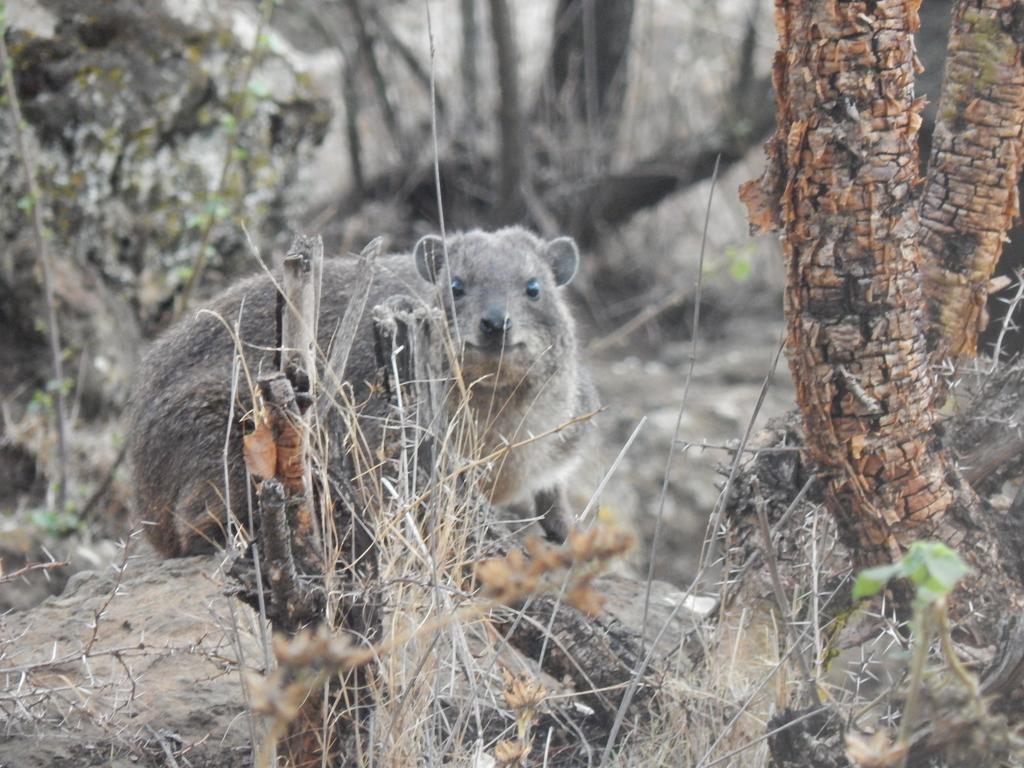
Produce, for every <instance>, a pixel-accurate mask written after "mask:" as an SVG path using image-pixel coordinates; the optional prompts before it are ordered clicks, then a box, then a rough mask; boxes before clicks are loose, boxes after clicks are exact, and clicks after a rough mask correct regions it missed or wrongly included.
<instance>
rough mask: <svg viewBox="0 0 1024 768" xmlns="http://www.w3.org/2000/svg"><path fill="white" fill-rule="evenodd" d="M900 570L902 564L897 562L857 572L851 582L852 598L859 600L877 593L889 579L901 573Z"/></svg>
mask: <svg viewBox="0 0 1024 768" xmlns="http://www.w3.org/2000/svg"><path fill="white" fill-rule="evenodd" d="M901 570H902V566H901V564H900V563H899V562H896V563H892V564H890V565H878V566H875V567H874V568H865V569H864V570H863V571H861V572H860V573H858V574H857V579H856V580H855V581H854V582H853V599H854V600H860V599H861V598H864V597H871V596H872V595H877V594H878V593H879V592H881V591H882V588H883V587H884V586H885V585H886V584H888V583H889V580H890V579H892V578H894V577H895V576H900V575H902V574H901Z"/></svg>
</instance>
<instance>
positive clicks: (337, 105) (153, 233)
mask: <svg viewBox="0 0 1024 768" xmlns="http://www.w3.org/2000/svg"><path fill="white" fill-rule="evenodd" d="M949 6H950V2H948V0H929V1H928V2H927V3H925V4H924V6H923V7H922V8H921V14H922V30H921V32H920V34H919V38H918V49H919V55H920V57H921V59H922V61H923V63H924V66H925V68H926V69H925V73H924V74H923V75H922V77H921V80H920V81H919V92H920V93H923V94H925V95H928V96H929V97H930V99H931V101H932V104H933V106H932V108H931V109H932V111H931V112H928V113H926V124H925V126H924V129H923V133H922V143H923V145H924V147H925V149H926V148H927V145H928V143H929V136H930V130H931V124H932V123H931V117H932V114H933V111H934V101H935V99H936V98H937V95H938V86H939V83H940V79H941V66H942V53H943V50H944V47H945V40H944V35H945V30H946V27H947V26H948V15H949ZM773 12H774V10H773V4H772V3H771V2H770V0H689V2H678V0H514V2H513V1H512V0H431V1H430V2H424V0H409V1H403V0H393V1H389V2H375V1H374V0H320V1H314V0H288V1H287V2H272V1H269V0H267V1H264V2H255V1H254V0H249V1H244V0H238V1H236V2H232V1H231V0H165V1H161V0H148V1H147V2H145V3H139V2H136V1H135V0H15V1H14V2H8V3H7V4H6V27H5V30H4V35H5V40H6V43H7V46H8V49H9V52H10V55H11V58H12V61H13V67H12V68H13V79H14V85H15V88H16V92H17V95H18V99H19V101H20V104H21V108H22V110H23V113H24V119H25V124H26V125H25V127H26V129H27V130H26V133H27V137H28V145H29V151H30V153H31V154H32V155H33V156H34V159H35V162H36V164H37V166H38V171H37V176H38V179H39V182H40V195H39V200H34V199H32V198H30V197H29V196H28V195H27V185H26V179H25V174H24V171H23V167H22V157H21V155H20V154H19V152H18V151H17V144H16V142H15V141H14V134H13V127H14V122H13V119H12V117H11V110H10V104H9V103H8V102H7V100H6V99H5V100H4V102H3V107H4V109H0V199H2V202H3V207H2V210H3V217H2V218H0V427H2V438H0V557H2V558H3V566H4V568H5V569H6V570H7V571H11V570H14V569H15V568H17V567H18V566H19V565H21V564H23V563H25V562H27V561H33V560H40V559H46V558H48V557H49V556H50V555H52V556H53V557H56V558H58V559H69V560H70V561H71V562H72V564H71V566H69V567H68V568H65V569H60V570H58V571H54V572H52V573H49V574H36V575H35V577H34V580H33V581H31V582H29V581H25V582H18V583H15V584H12V585H7V586H6V587H5V588H4V589H5V591H4V592H2V593H0V609H3V608H6V607H11V606H16V607H22V606H26V605H30V604H32V603H34V602H37V601H38V600H39V599H41V598H42V597H43V596H45V595H46V594H48V593H50V592H53V591H56V590H58V589H59V587H60V586H61V584H62V582H63V581H64V580H65V579H66V578H67V576H68V575H70V574H71V573H72V572H74V570H76V569H81V568H85V567H102V566H103V565H104V564H105V563H106V562H108V561H109V560H110V559H111V558H112V557H114V553H115V551H116V546H115V541H116V540H117V539H118V537H120V536H122V535H123V534H124V533H125V532H126V531H127V529H128V525H129V514H130V504H131V498H130V496H131V494H130V488H129V486H128V473H127V467H126V466H125V465H124V462H123V450H122V448H123V445H124V439H125V435H124V431H123V425H122V422H121V416H122V412H123V410H124V407H125V404H126V401H127V399H128V398H129V397H130V395H131V388H132V375H133V372H134V370H135V367H136V364H137V362H138V360H139V358H140V355H141V354H142V353H143V352H144V350H145V348H146V345H147V343H148V342H149V341H150V340H151V339H152V338H153V337H154V336H155V335H156V334H158V333H159V332H160V331H161V329H163V328H165V327H166V326H167V325H168V323H169V322H170V321H171V318H172V316H173V314H174V312H175V308H176V307H180V306H181V304H182V303H184V302H185V301H187V302H189V305H190V306H193V307H194V306H198V304H200V303H201V301H202V299H203V298H205V297H209V296H210V295H212V294H213V293H215V292H216V291H218V290H219V289H220V288H222V287H223V286H224V285H225V284H226V283H228V282H230V281H231V280H233V279H235V278H236V277H238V276H239V275H242V274H245V273H249V272H252V271H254V270H256V269H259V264H258V263H257V261H256V259H255V258H254V257H253V255H252V252H251V249H250V248H249V246H248V245H247V241H246V232H248V234H249V236H251V238H252V241H253V243H254V244H255V245H256V246H257V247H258V248H259V249H260V251H261V252H262V254H263V255H264V258H267V259H269V258H272V257H276V256H279V255H280V254H281V253H282V252H283V250H284V249H285V248H286V247H287V245H288V243H289V241H290V239H291V236H292V234H293V233H294V232H296V231H304V232H311V233H316V232H319V233H322V234H323V236H324V239H325V243H326V246H327V252H328V253H329V254H343V253H347V252H350V251H358V250H359V249H360V248H361V247H362V246H363V245H364V244H365V243H366V241H368V240H369V239H370V238H372V237H375V236H377V235H384V236H385V237H386V238H387V242H388V247H389V248H390V249H392V250H396V251H400V250H404V249H407V248H410V247H411V245H412V243H414V242H415V240H416V239H417V238H418V237H419V236H421V235H423V234H425V233H431V232H435V233H436V232H438V231H439V229H440V223H439V222H440V220H441V214H442V211H443V218H444V223H445V227H446V229H447V230H448V231H451V230H453V229H459V228H469V227H487V228H490V227H496V226H500V225H504V224H509V223H522V224H525V225H527V226H529V227H531V228H533V229H534V230H536V231H538V232H540V233H542V234H544V235H546V236H556V235H562V234H568V235H572V236H573V237H575V238H576V239H577V241H578V242H579V244H580V246H581V249H582V251H583V253H584V262H583V268H582V272H581V276H580V277H579V278H578V279H577V281H576V282H575V283H574V284H573V286H572V299H573V301H574V303H575V306H576V310H577V315H578V317H579V318H580V322H581V325H582V338H583V344H584V348H585V354H586V357H587V359H588V361H589V364H590V365H591V366H592V368H593V370H594V373H595V379H596V381H597V384H598V387H599V389H600V391H601V396H602V399H603V402H604V404H605V405H606V407H607V410H606V411H605V412H604V413H603V414H602V415H601V416H600V419H599V424H600V430H601V433H602V435H603V445H602V449H601V450H600V451H599V452H596V453H595V454H594V455H593V456H589V457H588V463H587V466H586V467H585V469H584V470H583V471H581V473H580V475H579V477H577V478H576V480H575V483H574V489H573V494H574V499H575V501H576V504H577V507H578V508H579V509H581V508H582V507H583V505H584V504H586V502H587V501H588V499H589V498H590V496H591V495H592V494H593V493H594V491H595V489H596V488H597V486H598V484H599V483H600V482H601V480H602V478H603V477H604V475H605V473H606V472H607V471H608V470H609V467H611V466H612V464H613V463H614V462H615V460H616V457H617V456H618V455H619V453H620V451H622V449H623V447H624V446H625V445H626V443H627V441H628V439H629V438H630V436H631V435H633V434H634V431H635V430H636V437H635V440H634V441H633V442H632V444H631V445H630V447H629V449H628V450H627V451H625V453H624V454H623V456H622V458H621V461H620V462H619V463H618V466H617V468H616V470H615V472H614V473H613V474H612V476H611V477H610V479H609V481H608V482H607V484H606V486H605V489H604V491H603V493H602V496H601V499H600V507H599V509H600V515H601V516H602V517H603V518H605V519H609V520H615V521H618V522H621V523H623V524H625V525H629V526H633V527H634V528H635V529H636V530H637V531H638V533H639V534H640V545H639V547H638V548H637V550H636V552H635V554H634V557H633V562H632V565H633V566H634V567H636V568H638V569H639V570H640V571H641V572H642V573H646V570H647V566H648V564H649V562H650V560H651V558H652V557H653V559H654V562H655V569H654V574H655V576H656V577H658V578H662V579H666V580H669V581H672V582H675V583H678V584H683V583H686V580H687V578H688V577H689V576H690V575H691V574H692V572H693V570H694V566H695V558H696V554H697V552H698V551H699V549H700V543H701V539H702V537H703V534H704V527H705V525H706V521H707V518H708V514H709V512H710V510H711V509H712V507H713V505H714V502H715V498H716V496H717V494H718V490H717V488H716V482H717V481H718V479H719V476H718V475H717V474H716V471H715V468H716V466H717V465H719V464H721V463H724V462H727V461H728V460H729V458H730V455H731V454H730V453H729V452H728V450H727V446H728V445H730V444H733V445H734V444H735V441H736V439H737V438H738V437H739V436H740V435H741V434H742V433H743V431H744V430H745V428H746V426H747V423H748V421H749V420H750V419H751V416H752V414H753V412H754V408H755V403H756V401H757V399H758V394H759V392H760V390H761V387H762V381H763V380H764V378H765V376H766V374H767V373H768V371H769V367H770V363H771V360H772V358H773V356H774V354H775V351H776V349H777V348H778V345H779V342H780V338H781V334H782V329H783V317H782V307H781V287H782V281H783V279H784V272H783V266H782V262H781V258H780V255H779V248H778V243H777V241H776V240H775V239H774V238H762V239H760V240H758V241H754V240H751V239H750V238H749V237H748V235H747V224H746V218H745V213H744V211H743V209H742V207H741V206H740V204H739V202H738V199H737V194H736V190H737V187H738V186H739V184H740V183H742V182H743V181H745V180H747V179H749V178H753V177H755V176H757V175H758V174H759V173H760V168H761V163H762V151H761V144H762V142H763V141H764V140H765V139H766V138H767V137H768V135H769V134H770V132H771V131H772V129H773V120H774V104H773V100H772V94H771V89H770V70H771V60H772V55H773V52H774V50H775V45H776V40H775V34H774V25H773V18H772V17H773ZM925 154H926V153H925ZM716 162H717V163H718V172H717V177H716V178H714V179H713V176H714V170H715V167H716ZM435 171H436V172H437V173H439V176H440V205H439V197H438V190H437V186H436V182H435ZM709 201H710V206H709ZM35 205H39V209H40V211H41V213H42V215H43V220H44V224H45V227H46V229H47V231H48V237H49V244H50V248H51V251H52V253H53V258H54V262H55V269H54V273H55V275H54V277H55V294H56V302H57V314H58V322H59V326H60V336H61V344H62V348H63V351H64V368H65V375H64V379H65V380H64V381H60V382H59V381H54V380H53V374H52V368H51V366H50V360H49V353H48V350H47V337H46V326H45V317H46V312H45V305H44V299H43V290H42V287H41V286H42V283H41V279H40V270H39V264H38V259H37V256H36V247H35V244H34V239H33V229H32V214H33V209H34V206H35ZM705 216H707V227H706V232H705V226H704V224H705ZM705 233H706V247H705V252H704V261H703V271H702V274H701V275H700V276H701V278H702V285H703V299H702V303H701V318H700V329H699V337H698V339H697V344H696V347H695V348H696V351H697V354H696V362H695V369H694V375H693V378H692V381H691V383H690V386H689V389H688V396H687V401H686V403H685V408H684V410H683V412H682V416H681V419H680V421H679V425H680V426H679V432H678V438H679V442H678V443H677V445H676V448H677V450H676V452H675V456H674V460H673V462H672V466H671V467H670V473H669V479H668V483H667V486H666V493H665V495H664V498H662V493H661V491H662V482H663V477H664V474H665V470H666V460H667V457H668V451H669V447H670V445H671V442H672V439H673V435H674V434H675V425H676V421H677V418H680V417H679V411H680V406H681V402H682V396H683V391H684V388H685V383H686V379H687V371H688V368H689V358H690V353H691V349H693V348H694V347H692V346H691V344H692V338H693V310H694V299H695V295H696V291H695V286H696V283H697V278H698V269H699V266H698V265H699V264H700V252H701V242H702V236H703V235H705ZM1005 261H1006V262H1007V266H1005V267H1004V271H1010V270H1012V268H1013V266H1014V265H1015V264H1017V263H1019V261H1020V258H1019V256H1018V255H1017V254H1015V253H1014V252H1013V247H1011V250H1010V252H1009V253H1008V256H1007V258H1006V260H1005ZM186 297H187V298H186ZM999 306H1000V305H997V306H996V307H995V308H994V314H995V315H996V316H997V320H998V313H999V312H998V309H999ZM787 375H788V373H787V371H786V370H785V364H782V365H780V370H777V371H776V372H775V375H774V377H773V379H772V383H771V386H770V387H769V390H768V395H767V398H766V401H765V404H764V406H763V407H762V408H761V411H760V414H759V416H758V423H763V421H764V420H765V419H766V418H768V417H770V416H774V415H779V414H781V413H783V412H785V411H786V410H788V409H789V408H790V407H792V394H791V388H790V385H789V383H788V379H787ZM58 390H62V391H63V392H64V393H65V394H66V396H67V403H68V405H67V410H68V414H67V415H68V425H69V440H68V442H69V447H70V459H69V465H68V472H69V478H68V484H67V488H68V497H67V503H66V505H65V507H64V508H62V509H61V508H57V506H56V504H55V494H54V483H55V477H56V476H57V468H56V462H57V461H58V458H57V451H56V446H55V443H56V441H55V437H54V435H55V430H54V422H55V418H54V414H55V408H56V398H55V393H56V392H57V391H58ZM659 514H660V515H662V517H663V521H664V525H663V528H662V530H661V531H660V534H659V536H658V537H657V541H652V539H653V532H654V529H655V522H656V520H657V519H658V517H659ZM652 543H653V544H654V546H653V547H652Z"/></svg>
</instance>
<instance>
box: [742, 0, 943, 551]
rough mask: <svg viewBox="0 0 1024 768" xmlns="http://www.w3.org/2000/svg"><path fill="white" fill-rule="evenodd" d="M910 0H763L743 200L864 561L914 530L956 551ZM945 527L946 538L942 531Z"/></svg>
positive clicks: (812, 435)
mask: <svg viewBox="0 0 1024 768" xmlns="http://www.w3.org/2000/svg"><path fill="white" fill-rule="evenodd" d="M919 4H920V3H919V0H917V1H915V0H878V2H875V3H866V2H850V3H832V2H819V1H817V0H788V2H784V1H783V0H777V1H776V11H775V18H776V27H777V29H778V34H779V48H780V53H779V54H778V55H777V57H776V62H775V71H774V79H775V84H776V98H777V101H778V113H779V114H778V130H777V133H776V136H775V138H774V139H773V140H772V141H770V142H769V144H768V147H767V149H768V153H769V167H768V170H767V171H766V172H765V176H764V177H763V178H762V179H761V180H760V181H757V182H748V183H747V184H746V185H744V188H743V190H742V192H741V195H742V197H743V199H744V200H745V201H746V202H747V204H748V208H749V215H750V220H751V222H752V223H753V224H754V225H755V227H756V228H759V229H770V228H772V227H773V226H775V225H777V226H780V227H781V228H782V231H783V233H784V237H783V248H784V252H785V258H786V268H787V273H788V274H787V287H786V292H785V309H786V316H787V319H788V329H789V338H788V352H789V361H790V368H791V370H792V373H793V378H794V380H795V382H796V388H797V400H798V403H799V405H800V408H801V410H802V412H803V417H804V426H805V429H806V433H807V441H808V446H809V448H810V450H811V453H812V455H813V457H814V458H815V460H816V461H818V462H819V463H820V464H821V465H823V466H825V467H829V468H831V469H832V470H834V473H835V474H834V480H833V484H832V489H831V497H832V501H833V503H832V507H833V509H834V511H835V513H836V514H837V516H838V519H839V521H840V524H841V525H842V527H843V528H844V529H845V530H846V532H847V534H848V535H849V537H850V538H851V539H852V540H853V542H854V543H855V545H856V547H855V550H856V551H857V552H858V554H859V556H860V557H861V559H862V561H864V562H872V561H878V560H887V559H890V558H893V557H898V556H899V554H900V553H901V548H902V545H904V544H906V543H907V542H909V541H910V540H912V539H915V538H920V537H922V536H938V537H939V538H943V539H945V540H946V541H949V542H951V543H954V544H955V543H957V541H958V540H959V538H960V537H959V536H958V535H957V534H956V533H955V531H954V530H953V529H952V527H951V526H947V525H945V524H944V522H945V521H944V514H943V513H944V512H945V511H946V509H947V507H948V506H949V505H950V503H951V502H952V500H953V492H952V490H951V488H950V486H949V485H948V484H947V481H946V470H947V461H946V459H945V456H944V453H943V452H942V450H941V449H940V447H939V446H938V445H936V444H934V442H933V441H934V438H933V437H932V435H931V426H932V422H933V418H934V417H933V412H932V409H931V402H932V396H933V391H934V383H933V381H932V379H931V377H930V374H929V367H928V355H927V353H926V345H925V337H924V332H923V321H924V310H925V305H924V296H923V293H922V289H921V279H920V275H919V273H918V265H919V263H920V252H919V247H918V243H917V231H918V217H917V211H916V208H915V206H914V203H913V201H912V199H911V191H912V189H913V187H914V185H915V183H916V181H917V178H918V176H917V130H918V127H919V125H920V117H919V115H918V113H919V111H920V108H921V103H920V102H919V101H917V100H915V98H914V66H915V63H916V57H915V55H914V41H913V33H914V31H915V30H916V29H917V26H918V19H917V7H918V5H919ZM947 528H949V530H946V529H947Z"/></svg>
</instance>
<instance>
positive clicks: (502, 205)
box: [491, 0, 526, 224]
mask: <svg viewBox="0 0 1024 768" xmlns="http://www.w3.org/2000/svg"><path fill="white" fill-rule="evenodd" d="M491 34H492V35H493V37H494V50H495V53H496V55H497V58H498V88H499V91H500V101H499V104H498V115H497V117H498V120H497V122H498V126H499V127H500V130H501V164H500V167H499V172H500V176H499V198H498V208H497V211H496V214H495V215H496V218H497V221H496V222H495V223H496V224H512V223H516V222H518V221H519V220H520V219H521V218H522V216H523V214H524V212H525V209H524V205H523V191H522V188H521V186H522V180H523V176H524V175H525V169H524V167H523V166H524V163H525V160H526V154H525V152H524V149H523V146H524V140H525V139H524V135H523V114H522V109H521V108H520V99H519V73H518V71H517V67H516V59H517V56H518V54H517V53H516V36H515V30H514V28H513V24H512V13H511V11H510V9H509V5H508V2H507V0H491Z"/></svg>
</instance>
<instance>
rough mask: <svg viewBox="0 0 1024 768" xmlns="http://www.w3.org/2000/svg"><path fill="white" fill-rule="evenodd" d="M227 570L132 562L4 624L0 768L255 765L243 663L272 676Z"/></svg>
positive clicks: (195, 562)
mask: <svg viewBox="0 0 1024 768" xmlns="http://www.w3.org/2000/svg"><path fill="white" fill-rule="evenodd" d="M219 565H220V560H219V559H218V558H216V557H205V558H202V557H201V558H186V559H177V560H164V561H159V560H155V559H152V558H151V556H144V557H141V558H138V559H135V558H133V559H130V560H129V561H128V563H127V565H126V566H125V567H124V570H123V574H122V575H121V576H120V578H119V577H118V574H117V572H116V571H107V572H105V573H103V572H96V571H84V572H81V573H78V574H76V575H75V576H74V577H72V579H71V581H70V582H69V583H68V587H67V589H66V590H65V591H64V593H63V594H62V595H60V596H59V597H51V598H49V599H47V600H46V601H45V602H43V603H42V604H41V605H39V606H36V608H34V609H33V610H31V611H26V612H18V613H11V614H8V615H7V616H5V617H3V618H0V730H2V733H3V737H2V738H0V765H2V766H4V768H56V767H58V766H69V767H70V766H74V767H75V768H89V767H90V766H105V767H107V766H109V767H110V768H128V766H133V767H135V766H139V765H172V764H174V763H172V762H169V761H168V758H167V752H168V750H169V751H170V752H171V754H173V755H175V757H176V759H177V761H178V763H177V764H179V765H186V764H187V765H191V766H193V767H194V768H199V767H200V766H211V767H212V766H217V767H218V768H220V767H221V766H225V767H227V766H243V765H249V764H250V754H251V736H250V725H249V719H248V718H249V715H248V712H247V709H246V706H245V703H244V696H243V691H242V684H241V681H240V678H239V672H238V659H239V653H241V658H242V659H243V663H242V666H247V667H250V668H255V669H260V670H262V668H263V651H262V645H261V643H260V639H259V632H258V628H257V625H256V618H255V615H254V614H253V612H252V611H251V610H250V609H249V608H248V607H247V606H245V605H243V604H242V603H240V602H238V601H237V600H235V599H234V598H227V597H225V596H224V595H223V594H222V593H221V589H222V586H221V584H222V582H221V579H220V577H219V575H218V574H219V571H218V566H219Z"/></svg>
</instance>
